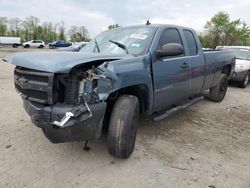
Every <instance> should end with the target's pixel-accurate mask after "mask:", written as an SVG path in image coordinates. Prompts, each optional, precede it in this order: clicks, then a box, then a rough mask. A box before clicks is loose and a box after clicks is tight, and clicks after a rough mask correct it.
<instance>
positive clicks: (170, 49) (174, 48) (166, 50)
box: [156, 43, 184, 58]
mask: <svg viewBox="0 0 250 188" xmlns="http://www.w3.org/2000/svg"><path fill="white" fill-rule="evenodd" d="M156 54H157V56H158V57H159V58H162V57H168V56H180V55H183V54H184V48H183V46H182V45H180V44H178V43H169V44H165V45H163V46H162V47H161V49H160V50H157V51H156Z"/></svg>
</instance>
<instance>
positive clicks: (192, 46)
mask: <svg viewBox="0 0 250 188" xmlns="http://www.w3.org/2000/svg"><path fill="white" fill-rule="evenodd" d="M183 33H184V36H185V37H184V38H185V40H186V49H187V54H186V55H187V58H188V64H189V66H190V70H191V85H190V95H191V96H193V95H196V94H200V92H201V90H202V87H203V84H204V79H205V59H204V56H203V52H202V51H201V49H202V48H201V46H200V44H198V43H197V41H198V38H196V36H197V35H194V33H193V31H191V30H189V29H184V30H183ZM199 49H200V51H199Z"/></svg>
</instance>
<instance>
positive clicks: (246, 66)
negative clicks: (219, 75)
mask: <svg viewBox="0 0 250 188" xmlns="http://www.w3.org/2000/svg"><path fill="white" fill-rule="evenodd" d="M216 49H219V50H225V51H233V52H234V54H235V57H236V64H235V74H234V76H233V77H232V78H231V80H232V81H236V82H238V85H239V87H241V88H246V87H247V86H248V83H249V80H250V75H249V74H250V47H249V46H218V47H216Z"/></svg>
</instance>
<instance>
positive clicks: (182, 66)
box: [181, 63, 189, 69]
mask: <svg viewBox="0 0 250 188" xmlns="http://www.w3.org/2000/svg"><path fill="white" fill-rule="evenodd" d="M188 67H189V65H188V64H187V63H183V64H182V65H181V68H183V69H186V68H188Z"/></svg>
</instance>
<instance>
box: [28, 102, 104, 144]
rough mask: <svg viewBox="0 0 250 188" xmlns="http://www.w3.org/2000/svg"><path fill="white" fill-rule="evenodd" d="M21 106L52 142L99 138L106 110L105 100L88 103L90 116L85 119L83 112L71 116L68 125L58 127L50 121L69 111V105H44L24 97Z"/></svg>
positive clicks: (58, 118) (57, 119)
mask: <svg viewBox="0 0 250 188" xmlns="http://www.w3.org/2000/svg"><path fill="white" fill-rule="evenodd" d="M23 106H24V108H25V110H26V112H27V113H28V114H29V115H30V116H31V120H32V122H33V123H34V124H35V125H36V126H37V127H40V128H41V129H42V130H43V132H44V134H45V136H46V137H47V138H48V139H49V140H50V141H51V142H53V143H60V142H70V141H81V140H93V139H97V138H99V137H100V134H101V130H102V121H103V118H104V115H105V111H106V103H105V102H102V103H96V104H92V105H89V108H90V110H91V112H92V117H90V118H88V119H86V115H84V113H83V114H81V115H79V116H78V117H72V118H71V119H70V120H69V121H68V123H67V124H68V125H69V126H68V127H64V128H60V127H57V126H55V125H54V124H53V123H52V122H54V121H60V120H61V119H62V118H63V117H64V115H65V113H66V112H68V111H71V109H72V106H71V105H65V104H64V105H62V104H56V105H54V106H44V105H40V104H37V103H34V102H30V101H27V100H25V99H24V100H23ZM84 108H86V107H84ZM86 111H87V108H86Z"/></svg>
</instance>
